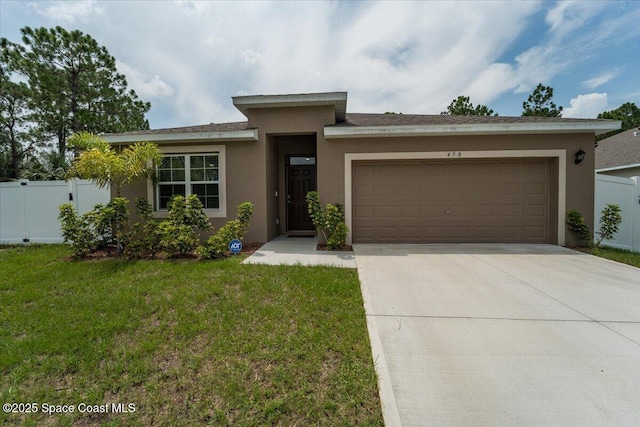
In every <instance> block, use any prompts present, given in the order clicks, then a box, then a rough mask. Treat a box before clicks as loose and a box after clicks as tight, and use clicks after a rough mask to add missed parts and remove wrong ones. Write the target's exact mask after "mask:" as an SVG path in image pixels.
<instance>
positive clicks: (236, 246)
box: [229, 239, 242, 254]
mask: <svg viewBox="0 0 640 427" xmlns="http://www.w3.org/2000/svg"><path fill="white" fill-rule="evenodd" d="M229 250H230V251H231V252H232V253H234V254H237V253H238V252H240V251H241V250H242V242H241V241H240V240H237V239H234V240H232V241H230V242H229Z"/></svg>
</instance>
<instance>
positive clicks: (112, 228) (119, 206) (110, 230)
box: [86, 197, 129, 252]
mask: <svg viewBox="0 0 640 427" xmlns="http://www.w3.org/2000/svg"><path fill="white" fill-rule="evenodd" d="M127 203H129V201H128V200H127V199H125V198H124V197H115V198H113V199H112V200H111V201H110V202H109V203H107V204H106V205H105V206H103V205H96V206H95V207H94V208H93V210H91V211H89V212H87V214H86V215H87V216H88V219H89V222H90V224H91V225H92V227H93V231H94V234H95V236H96V239H97V242H96V244H97V249H107V250H108V249H109V248H110V247H112V246H116V247H117V248H118V252H121V251H122V246H123V245H122V242H121V241H120V239H121V235H122V233H123V232H124V228H125V227H126V225H127V222H128V217H129V210H128V209H127Z"/></svg>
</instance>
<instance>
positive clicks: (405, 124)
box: [104, 92, 621, 143]
mask: <svg viewBox="0 0 640 427" xmlns="http://www.w3.org/2000/svg"><path fill="white" fill-rule="evenodd" d="M232 99H233V104H234V105H235V106H236V108H238V110H240V111H241V112H242V113H243V114H245V115H247V114H248V112H249V110H250V109H255V108H284V107H310V106H319V105H326V106H333V107H334V108H335V115H336V124H335V125H329V126H325V128H324V136H325V138H327V139H339V138H364V137H367V138H376V137H397V136H430V135H431V136H433V135H492V134H493V135H495V134H526V133H576V132H581V133H593V134H596V135H598V134H602V133H605V132H610V131H612V130H617V129H620V124H621V123H620V122H619V121H613V120H603V119H567V118H558V117H502V116H497V117H496V116H450V115H440V114H438V115H424V114H363V113H346V106H347V92H323V93H303V94H289V95H250V96H235V97H233V98H232ZM104 139H105V140H107V141H108V142H111V143H131V142H136V141H140V140H141V139H144V140H147V141H151V142H172V141H192V142H198V141H199V142H206V141H217V142H230V141H257V140H258V131H257V129H255V128H251V127H249V124H248V122H246V121H244V122H232V123H210V124H207V125H199V126H186V127H176V128H165V129H155V130H145V131H137V132H127V133H120V134H110V135H104Z"/></svg>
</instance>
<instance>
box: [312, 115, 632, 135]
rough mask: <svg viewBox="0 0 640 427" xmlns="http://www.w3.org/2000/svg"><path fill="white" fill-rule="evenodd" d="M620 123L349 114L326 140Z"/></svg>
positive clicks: (587, 128) (601, 127) (596, 129)
mask: <svg viewBox="0 0 640 427" xmlns="http://www.w3.org/2000/svg"><path fill="white" fill-rule="evenodd" d="M620 124H621V123H620V122H619V121H614V120H604V119H569V118H562V117H507V116H502V117H501V116H450V115H440V114H439V115H419V114H358V113H350V114H347V116H346V120H345V121H344V122H342V123H337V124H335V125H333V126H326V127H325V128H324V136H325V138H327V139H334V138H365V137H367V138H370V137H392V136H395V137H398V136H435V135H498V134H541V133H556V134H557V133H591V134H594V135H598V134H601V133H605V132H609V131H611V130H617V129H620Z"/></svg>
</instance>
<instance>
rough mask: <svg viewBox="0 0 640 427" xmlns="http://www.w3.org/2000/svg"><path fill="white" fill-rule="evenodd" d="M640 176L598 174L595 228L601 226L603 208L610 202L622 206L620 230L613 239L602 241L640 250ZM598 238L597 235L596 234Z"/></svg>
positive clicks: (615, 245)
mask: <svg viewBox="0 0 640 427" xmlns="http://www.w3.org/2000/svg"><path fill="white" fill-rule="evenodd" d="M639 183H640V177H637V176H634V177H633V178H621V177H617V176H610V175H602V174H598V173H597V174H596V194H595V216H594V219H595V221H594V222H595V224H594V230H596V231H597V230H598V229H599V228H600V216H601V214H602V209H604V207H605V206H606V205H608V204H609V203H614V204H617V205H618V206H620V210H621V212H620V214H621V215H622V224H620V231H618V233H617V234H616V235H615V236H614V238H613V239H612V240H605V241H603V242H602V243H603V244H605V245H607V246H613V247H616V248H622V249H629V250H633V251H640V191H638V190H639V187H638V184H639ZM596 238H597V236H596Z"/></svg>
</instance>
